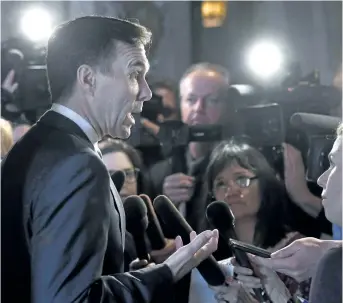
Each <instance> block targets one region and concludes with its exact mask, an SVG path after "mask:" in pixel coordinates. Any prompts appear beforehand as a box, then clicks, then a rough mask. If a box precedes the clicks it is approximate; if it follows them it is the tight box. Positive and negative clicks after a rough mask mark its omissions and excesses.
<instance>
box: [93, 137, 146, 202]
mask: <svg viewBox="0 0 343 303" xmlns="http://www.w3.org/2000/svg"><path fill="white" fill-rule="evenodd" d="M99 148H100V150H101V153H102V160H103V162H104V163H105V165H106V167H107V169H108V171H109V173H110V175H111V176H112V175H113V174H114V173H115V172H116V171H118V170H121V171H123V172H124V174H125V182H124V184H123V187H122V188H121V190H120V192H119V194H120V196H121V198H122V200H123V202H124V199H125V198H126V197H128V196H130V195H137V194H141V193H142V180H141V176H140V170H141V168H142V160H141V157H140V155H139V153H138V152H137V151H136V150H135V149H134V148H133V147H132V146H130V145H128V144H127V143H125V142H124V141H121V140H114V139H106V140H104V141H102V142H101V143H99Z"/></svg>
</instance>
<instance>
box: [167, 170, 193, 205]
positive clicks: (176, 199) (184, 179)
mask: <svg viewBox="0 0 343 303" xmlns="http://www.w3.org/2000/svg"><path fill="white" fill-rule="evenodd" d="M194 187H195V178H194V177H191V176H187V175H185V174H183V173H177V174H173V175H170V176H168V177H166V178H165V179H164V182H163V194H164V195H166V196H167V197H168V198H169V199H170V200H171V201H172V202H173V203H174V204H175V206H178V205H179V204H180V203H182V202H187V201H189V200H190V199H191V197H192V196H193V193H194Z"/></svg>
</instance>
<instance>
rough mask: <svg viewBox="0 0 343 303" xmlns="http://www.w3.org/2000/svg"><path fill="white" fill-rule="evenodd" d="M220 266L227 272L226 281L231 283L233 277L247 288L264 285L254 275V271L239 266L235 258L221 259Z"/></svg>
mask: <svg viewBox="0 0 343 303" xmlns="http://www.w3.org/2000/svg"><path fill="white" fill-rule="evenodd" d="M219 266H220V267H221V269H222V270H223V272H224V273H225V275H226V277H227V279H226V282H227V283H229V284H230V285H231V283H232V281H234V280H233V278H234V279H235V280H237V281H238V282H240V284H241V285H242V286H243V287H244V288H246V289H249V290H250V289H253V288H260V287H262V282H261V279H259V278H257V277H254V276H253V274H254V273H253V271H252V270H251V269H249V268H246V267H242V266H239V265H238V263H237V262H236V259H235V258H229V259H225V260H222V261H219Z"/></svg>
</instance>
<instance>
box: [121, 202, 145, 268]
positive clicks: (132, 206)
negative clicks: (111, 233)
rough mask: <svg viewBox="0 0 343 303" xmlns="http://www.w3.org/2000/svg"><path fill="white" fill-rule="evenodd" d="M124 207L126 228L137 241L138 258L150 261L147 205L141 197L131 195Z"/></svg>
mask: <svg viewBox="0 0 343 303" xmlns="http://www.w3.org/2000/svg"><path fill="white" fill-rule="evenodd" d="M124 209H125V215H126V229H127V231H128V232H129V233H130V234H131V235H132V237H133V239H134V241H135V245H136V251H137V256H138V259H140V260H147V261H148V262H149V261H150V256H149V254H148V249H147V245H146V243H145V237H144V236H145V231H146V229H147V227H148V224H149V220H148V215H147V209H146V206H145V204H144V202H143V200H142V199H141V198H140V197H138V196H129V197H127V198H126V200H125V203H124Z"/></svg>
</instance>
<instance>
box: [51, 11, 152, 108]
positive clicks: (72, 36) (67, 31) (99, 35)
mask: <svg viewBox="0 0 343 303" xmlns="http://www.w3.org/2000/svg"><path fill="white" fill-rule="evenodd" d="M118 41H121V42H125V43H127V44H129V45H132V46H139V45H143V46H144V47H145V49H147V48H148V47H149V46H150V44H151V32H150V31H149V30H148V29H147V28H146V27H144V26H141V25H139V24H135V23H132V22H130V21H126V20H121V19H117V18H109V17H100V16H86V17H81V18H77V19H75V20H72V21H69V22H66V23H64V24H62V25H60V26H59V27H57V29H56V30H55V31H54V33H53V34H52V36H51V37H50V39H49V42H48V50H47V58H46V61H47V76H48V82H49V89H50V94H51V100H52V102H56V101H57V100H58V99H59V98H61V97H62V96H66V95H68V94H70V93H71V90H72V88H73V86H74V83H75V80H76V72H77V69H78V68H79V67H80V66H81V65H82V64H88V65H90V66H93V67H98V68H99V69H100V70H101V71H102V72H104V73H109V72H111V64H110V60H113V56H114V55H115V46H116V42H118Z"/></svg>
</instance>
